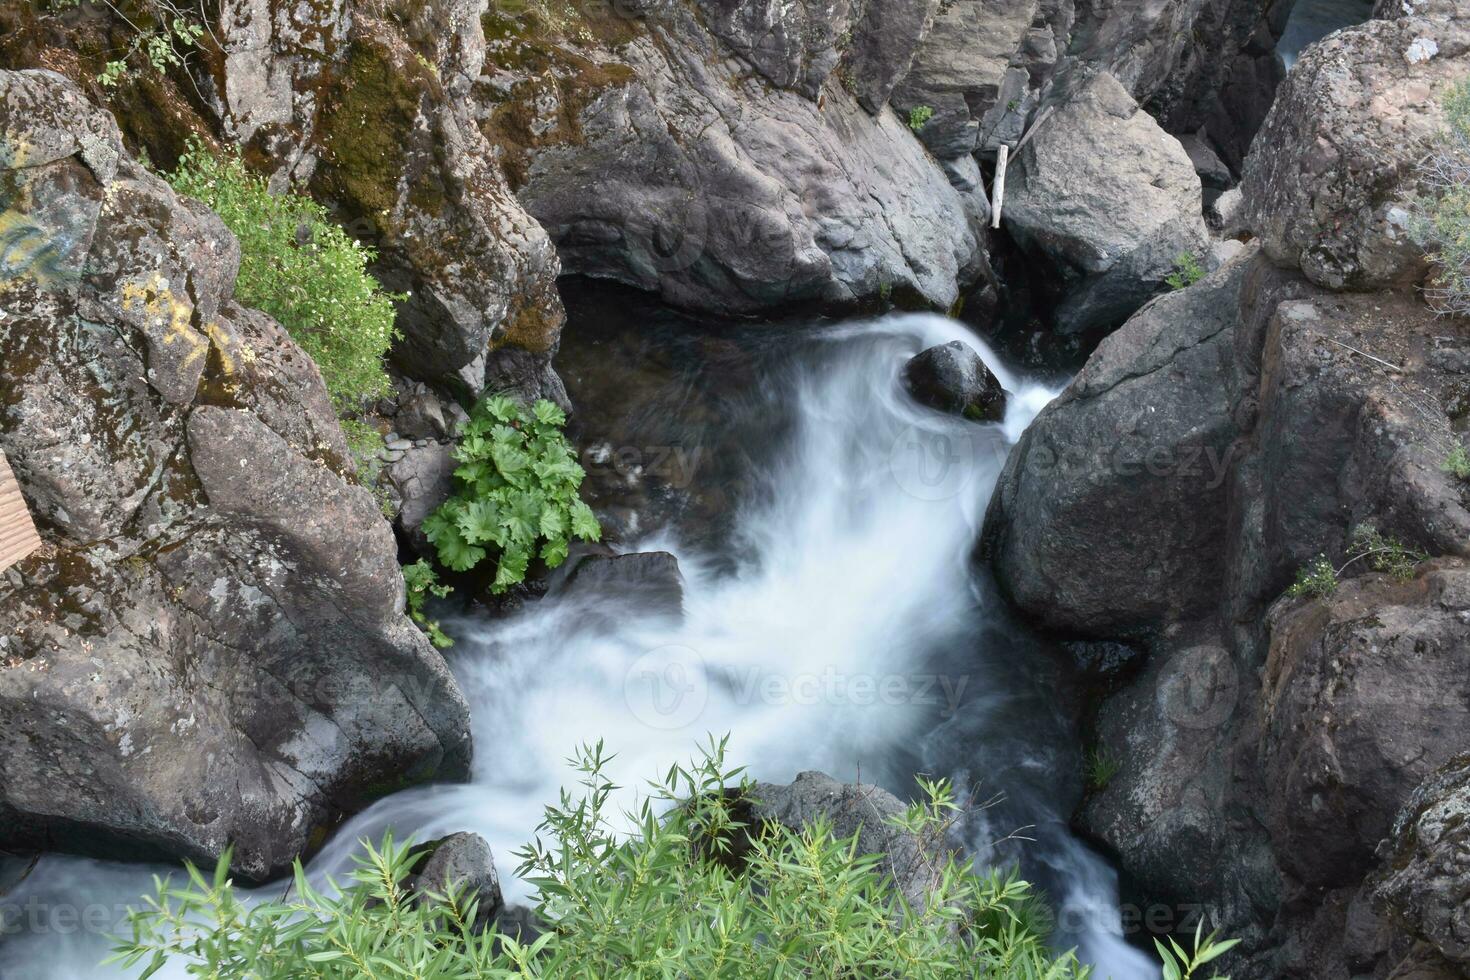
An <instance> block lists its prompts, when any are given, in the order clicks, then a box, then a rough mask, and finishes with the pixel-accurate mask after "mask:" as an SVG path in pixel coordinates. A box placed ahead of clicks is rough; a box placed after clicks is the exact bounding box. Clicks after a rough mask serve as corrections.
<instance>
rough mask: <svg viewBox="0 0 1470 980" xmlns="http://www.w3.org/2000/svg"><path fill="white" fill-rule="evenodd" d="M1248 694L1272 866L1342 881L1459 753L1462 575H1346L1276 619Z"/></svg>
mask: <svg viewBox="0 0 1470 980" xmlns="http://www.w3.org/2000/svg"><path fill="white" fill-rule="evenodd" d="M1262 698H1263V702H1264V705H1265V716H1264V719H1263V723H1262V724H1263V729H1264V730H1263V733H1262V741H1261V748H1262V765H1263V769H1264V775H1265V779H1266V781H1267V783H1268V784H1269V785H1270V786H1272V787H1274V791H1273V792H1272V794H1271V796H1270V800H1269V807H1268V810H1269V814H1270V817H1269V820H1270V827H1271V831H1272V839H1273V841H1274V843H1275V845H1276V850H1277V854H1278V856H1279V859H1280V861H1281V864H1282V867H1283V868H1284V869H1285V870H1286V871H1287V873H1288V874H1290V875H1291V876H1292V877H1293V878H1294V879H1295V880H1296V881H1298V882H1300V883H1302V884H1305V885H1308V886H1318V887H1321V886H1329V887H1330V886H1340V885H1348V884H1355V883H1356V882H1358V881H1359V880H1361V879H1362V877H1363V876H1364V874H1365V873H1367V872H1368V871H1369V870H1370V869H1371V868H1372V866H1373V864H1374V859H1373V852H1374V849H1375V847H1376V846H1377V845H1378V842H1379V841H1380V840H1382V839H1383V838H1385V837H1387V836H1388V834H1389V831H1390V829H1391V828H1392V827H1393V825H1394V818H1395V815H1396V814H1397V813H1398V811H1399V809H1400V808H1401V807H1402V806H1404V804H1405V803H1406V802H1408V800H1409V796H1410V794H1411V793H1412V792H1413V791H1414V789H1415V787H1417V786H1418V785H1419V783H1420V782H1422V781H1423V780H1424V779H1425V778H1426V777H1427V776H1429V774H1430V773H1432V772H1434V770H1436V769H1437V768H1439V767H1440V766H1441V765H1443V764H1445V763H1446V762H1448V761H1449V760H1450V759H1451V758H1453V757H1454V756H1456V755H1458V754H1460V753H1462V752H1464V751H1466V750H1467V749H1470V570H1467V569H1466V568H1465V567H1464V565H1463V563H1460V562H1447V563H1446V564H1445V566H1444V567H1440V568H1434V569H1432V570H1426V571H1424V572H1423V573H1422V574H1420V575H1419V576H1418V577H1416V578H1415V579H1414V580H1413V581H1411V582H1406V583H1397V582H1394V581H1393V580H1391V579H1389V578H1388V577H1387V576H1369V577H1366V578H1363V579H1354V580H1352V581H1349V582H1346V583H1344V584H1343V585H1342V586H1340V587H1339V588H1338V590H1337V592H1336V593H1335V594H1334V595H1333V596H1331V597H1330V598H1329V599H1326V600H1323V601H1320V602H1314V603H1308V604H1306V605H1304V606H1290V607H1287V608H1283V609H1279V610H1277V611H1276V615H1274V616H1273V617H1272V620H1271V647H1270V653H1269V655H1268V657H1267V660H1266V665H1265V676H1264V691H1263V692H1262ZM1406 887H1407V886H1406Z"/></svg>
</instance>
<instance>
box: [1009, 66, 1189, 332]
mask: <svg viewBox="0 0 1470 980" xmlns="http://www.w3.org/2000/svg"><path fill="white" fill-rule="evenodd" d="M1003 220H1004V222H1005V224H1006V226H1007V227H1008V228H1009V229H1010V231H1011V234H1012V236H1013V237H1014V238H1015V239H1016V240H1017V241H1018V242H1019V243H1020V244H1021V245H1022V247H1024V248H1026V249H1028V250H1029V251H1031V252H1034V253H1037V254H1040V255H1044V256H1045V257H1046V258H1047V259H1048V260H1050V261H1051V262H1053V263H1055V264H1056V266H1057V267H1058V268H1059V269H1060V270H1061V273H1062V276H1063V278H1064V280H1065V289H1066V294H1065V298H1064V299H1063V301H1062V303H1061V305H1060V306H1059V308H1058V310H1057V313H1056V322H1057V329H1059V330H1061V331H1062V332H1064V333H1073V332H1079V331H1084V330H1088V329H1094V328H1100V327H1103V328H1106V327H1112V326H1114V325H1116V324H1118V323H1121V322H1122V321H1123V320H1125V319H1127V318H1128V316H1129V315H1130V314H1131V313H1133V311H1134V310H1136V309H1138V307H1140V306H1142V305H1143V303H1144V301H1145V300H1147V299H1148V297H1149V296H1151V295H1152V294H1153V293H1154V292H1156V291H1157V290H1158V289H1159V288H1160V286H1161V285H1162V284H1163V281H1164V278H1165V277H1166V276H1168V275H1169V274H1170V273H1171V272H1172V271H1173V270H1174V260H1175V259H1176V258H1177V257H1178V256H1179V255H1180V254H1182V253H1185V252H1188V253H1191V254H1193V255H1195V256H1196V257H1198V256H1200V255H1202V254H1203V253H1204V252H1205V251H1206V249H1207V248H1208V243H1209V237H1208V233H1207V232H1206V230H1205V225H1204V218H1203V217H1202V214H1201V199H1200V182H1199V177H1198V176H1196V174H1195V172H1194V165H1193V164H1192V163H1191V162H1190V160H1189V156H1188V154H1186V153H1185V152H1184V149H1183V148H1182V147H1181V146H1180V145H1179V141H1178V140H1176V139H1174V137H1172V136H1170V135H1169V134H1167V133H1165V132H1164V131H1163V130H1162V129H1160V128H1159V125H1158V124H1157V123H1156V122H1154V121H1153V119H1152V118H1151V117H1150V116H1149V114H1148V113H1146V112H1144V111H1142V110H1141V109H1140V108H1139V106H1138V103H1136V102H1134V101H1133V99H1132V97H1131V96H1130V95H1129V94H1128V92H1127V90H1126V89H1124V88H1123V86H1122V85H1121V84H1120V83H1119V82H1118V80H1117V79H1115V78H1113V77H1112V76H1111V75H1106V74H1103V75H1099V76H1097V77H1096V78H1095V79H1093V80H1092V81H1091V82H1090V83H1089V84H1088V85H1087V87H1086V89H1085V90H1083V91H1082V92H1079V93H1078V94H1077V95H1076V96H1075V97H1074V98H1073V99H1071V100H1069V101H1068V102H1066V103H1065V104H1063V105H1062V106H1061V108H1060V109H1058V110H1057V112H1056V113H1055V114H1054V115H1053V116H1052V117H1051V118H1050V119H1048V120H1047V121H1046V122H1045V124H1043V125H1042V127H1041V128H1040V129H1039V130H1037V132H1036V135H1035V137H1034V138H1033V139H1032V141H1031V142H1030V143H1029V144H1027V146H1026V148H1025V149H1024V150H1023V151H1022V152H1021V154H1020V156H1019V158H1018V160H1017V163H1016V166H1015V167H1013V168H1012V169H1011V170H1010V171H1009V172H1008V174H1007V180H1006V196H1005V204H1004V218H1003Z"/></svg>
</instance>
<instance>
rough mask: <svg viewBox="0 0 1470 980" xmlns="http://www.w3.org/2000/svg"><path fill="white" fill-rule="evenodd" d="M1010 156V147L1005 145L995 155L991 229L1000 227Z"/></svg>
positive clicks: (991, 188)
mask: <svg viewBox="0 0 1470 980" xmlns="http://www.w3.org/2000/svg"><path fill="white" fill-rule="evenodd" d="M1010 155H1011V150H1010V147H1008V146H1006V145H1005V144H1004V143H1002V144H1001V145H1000V149H999V150H997V151H996V153H995V180H994V182H993V183H991V185H990V197H991V199H992V200H993V201H994V202H995V203H994V206H993V207H992V208H991V212H990V227H992V228H999V227H1000V207H1001V202H1002V201H1004V200H1005V194H1006V160H1007V159H1008V158H1009V157H1010Z"/></svg>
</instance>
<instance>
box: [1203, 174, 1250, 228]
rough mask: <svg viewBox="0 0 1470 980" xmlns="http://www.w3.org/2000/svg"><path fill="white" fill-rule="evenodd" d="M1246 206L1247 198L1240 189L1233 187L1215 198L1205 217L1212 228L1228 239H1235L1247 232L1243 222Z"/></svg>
mask: <svg viewBox="0 0 1470 980" xmlns="http://www.w3.org/2000/svg"><path fill="white" fill-rule="evenodd" d="M1244 205H1245V198H1244V196H1243V195H1242V194H1241V193H1240V188H1239V187H1232V188H1230V190H1228V191H1225V192H1224V193H1222V194H1221V195H1220V196H1219V197H1217V198H1215V200H1214V201H1213V202H1212V203H1211V204H1210V205H1209V206H1208V207H1207V208H1206V210H1205V216H1206V218H1208V219H1209V223H1210V227H1212V228H1214V229H1215V230H1216V231H1218V232H1219V233H1220V234H1221V235H1223V236H1225V237H1226V238H1235V237H1236V236H1238V235H1241V234H1243V233H1244V232H1245V230H1246V228H1245V224H1244V223H1243V221H1242V212H1243V210H1244Z"/></svg>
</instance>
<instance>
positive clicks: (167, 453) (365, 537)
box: [0, 71, 470, 880]
mask: <svg viewBox="0 0 1470 980" xmlns="http://www.w3.org/2000/svg"><path fill="white" fill-rule="evenodd" d="M0 128H3V130H4V132H5V134H6V140H7V144H8V145H9V146H10V147H11V148H12V151H15V150H18V149H19V150H23V151H24V152H22V153H16V152H12V153H10V154H7V155H5V157H4V159H3V162H4V165H5V166H6V167H7V171H6V180H7V186H12V187H23V188H24V190H25V193H24V194H22V195H17V196H15V197H14V198H12V199H11V202H10V207H11V211H10V212H9V214H10V215H11V217H12V220H13V221H15V222H17V223H22V224H24V225H26V226H28V227H32V228H34V229H36V231H37V232H39V234H40V235H42V236H44V238H45V240H47V241H50V242H55V243H59V244H58V245H57V247H56V248H55V250H54V251H50V252H48V253H46V254H45V255H43V256H42V257H41V259H40V260H38V261H36V262H32V263H30V264H27V265H23V266H13V267H12V268H11V269H10V271H9V273H8V274H9V276H10V278H9V280H8V281H7V283H6V291H5V299H4V306H5V312H6V315H5V317H4V318H3V319H0V349H3V350H4V351H5V357H4V358H3V359H0V389H3V390H4V391H5V392H6V397H5V398H4V399H3V400H0V448H3V450H4V452H5V455H6V456H7V457H8V459H9V460H10V463H11V464H12V466H13V467H14V469H15V472H16V475H17V477H18V479H19V481H20V484H21V489H22V492H23V493H24V495H25V497H26V499H27V501H28V502H29V503H30V505H31V507H32V511H33V513H34V515H35V517H36V518H37V523H38V525H39V527H40V529H41V533H42V535H43V539H44V542H45V546H44V547H43V549H42V550H41V551H40V552H37V553H36V554H35V555H33V556H31V557H30V558H28V559H26V560H25V561H23V562H21V563H20V564H19V565H17V566H15V567H14V568H12V569H11V570H10V571H9V572H7V573H6V574H5V576H4V577H0V621H3V622H5V623H6V625H7V629H6V632H7V634H8V642H7V644H6V649H5V655H4V657H3V659H0V765H3V768H4V771H5V773H6V778H5V780H4V781H3V785H0V847H6V848H10V847H24V846H44V847H46V848H54V849H62V850H75V851H84V852H88V853H100V854H107V855H113V856H122V857H127V858H130V859H137V858H138V857H140V856H154V857H167V858H169V859H177V858H179V857H187V858H190V859H192V860H194V861H196V862H200V863H205V862H213V861H215V860H216V859H217V857H218V856H219V854H220V853H221V852H222V851H223V850H224V848H225V847H226V846H227V845H229V844H233V845H234V848H235V850H234V867H235V871H236V873H237V874H240V875H241V876H242V877H245V878H249V879H256V880H259V879H264V878H267V877H269V876H271V875H273V874H276V873H279V872H280V871H283V870H285V869H286V868H287V867H289V864H290V862H291V860H292V859H293V858H294V857H296V856H297V855H298V854H302V853H305V852H308V851H309V850H311V849H312V848H313V847H315V846H317V845H318V844H319V843H320V842H321V840H322V839H323V838H324V836H325V835H326V834H327V833H329V832H330V830H331V828H333V827H334V826H336V824H337V823H338V822H339V821H340V819H341V818H342V817H343V816H344V815H345V814H347V813H350V812H352V811H354V810H356V809H358V808H360V807H362V806H363V805H365V804H367V803H368V802H371V801H372V800H373V799H375V798H377V797H379V796H381V795H383V794H384V793H386V792H388V791H391V790H392V789H395V788H398V787H400V786H404V785H408V784H411V783H415V782H420V781H424V780H427V779H433V778H440V779H445V778H459V777H462V776H463V775H465V774H466V772H467V770H468V763H469V758H470V733H469V715H468V708H467V706H466V705H465V702H464V699H463V697H462V696H461V694H460V692H459V690H458V688H457V686H456V685H455V682H454V680H453V678H452V677H451V676H450V674H449V671H448V669H447V668H446V666H445V664H444V662H443V660H442V659H441V658H440V656H439V655H438V654H437V653H436V652H435V651H434V650H433V649H432V648H431V647H430V646H429V645H428V643H427V641H426V640H425V639H424V637H423V635H422V634H421V633H420V632H419V631H418V630H417V629H415V628H414V626H413V625H412V624H411V623H410V622H409V621H408V620H407V618H406V617H404V615H403V580H402V576H401V574H400V572H399V569H398V563H397V549H396V547H395V545H394V541H393V535H392V533H391V531H390V530H389V528H388V526H387V525H386V524H385V523H384V522H383V521H382V519H381V516H380V515H379V513H378V510H377V504H376V502H375V501H374V500H373V498H372V496H371V494H369V493H368V492H367V491H366V490H364V489H362V488H361V487H358V486H355V485H354V484H353V483H351V482H349V481H348V480H347V479H346V478H345V477H344V474H346V473H348V472H350V469H351V463H350V461H349V458H348V455H347V448H346V443H345V441H344V439H343V436H342V432H341V429H340V428H339V426H338V425H337V422H336V419H335V417H334V415H333V413H332V409H331V406H330V403H329V401H328V399H327V395H326V391H325V389H324V387H323V386H322V383H321V378H320V376H319V375H318V373H317V371H316V368H315V366H314V365H313V364H312V363H311V361H310V360H309V359H308V358H307V357H306V356H305V355H304V354H303V353H302V352H301V350H300V349H299V348H298V347H296V345H295V344H294V343H293V342H292V341H291V339H290V338H289V337H288V336H287V335H286V333H285V331H284V330H282V329H281V327H280V326H279V325H278V324H276V323H275V322H274V321H273V320H271V319H270V318H269V317H267V316H265V315H263V314H261V313H258V312H255V311H251V310H246V309H242V308H241V307H239V306H238V305H237V304H236V303H235V302H234V300H233V299H232V297H231V289H232V286H233V281H234V276H235V271H236V265H237V263H238V259H239V252H238V247H237V246H236V244H235V242H234V239H233V238H232V236H230V235H229V233H228V232H227V231H226V230H225V229H224V226H223V225H222V224H221V222H220V221H219V219H218V218H217V217H215V216H214V215H213V214H211V213H210V212H208V211H207V210H205V209H204V208H203V207H202V206H201V205H199V204H197V203H196V202H191V201H188V200H185V199H182V198H179V197H178V196H176V195H175V194H174V192H173V191H172V190H171V189H170V188H169V187H168V185H167V184H165V183H164V182H163V181H161V180H159V179H158V178H156V177H154V176H152V175H151V174H150V173H148V172H147V171H146V170H145V169H143V168H142V167H141V166H139V165H138V164H137V163H136V162H134V161H133V160H132V159H131V158H130V157H128V156H127V155H126V154H125V153H124V152H123V151H122V145H121V140H120V138H119V133H118V130H117V128H116V126H115V125H114V124H113V122H112V120H111V118H110V117H109V116H108V115H107V114H106V113H104V112H101V111H98V110H96V109H93V108H91V107H90V106H89V105H88V104H87V102H86V100H85V99H84V98H83V96H82V94H81V92H80V91H79V90H78V89H77V88H76V87H75V86H73V85H72V84H70V83H69V82H67V81H66V80H64V79H63V78H62V77H61V76H59V75H56V74H53V73H51V72H45V71H34V72H0ZM83 260H85V263H86V264H85V273H84V274H83V265H82V263H83Z"/></svg>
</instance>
